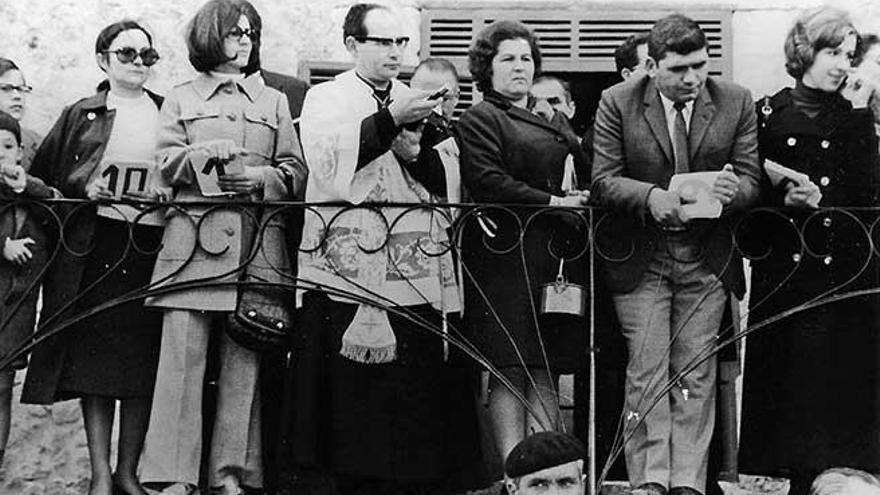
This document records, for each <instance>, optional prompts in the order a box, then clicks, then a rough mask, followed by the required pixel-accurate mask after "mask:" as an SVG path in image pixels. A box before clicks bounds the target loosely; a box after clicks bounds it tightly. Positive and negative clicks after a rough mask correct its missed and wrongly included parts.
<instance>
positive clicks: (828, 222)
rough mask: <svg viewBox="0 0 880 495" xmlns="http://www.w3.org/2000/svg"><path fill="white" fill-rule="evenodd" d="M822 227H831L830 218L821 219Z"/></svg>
mask: <svg viewBox="0 0 880 495" xmlns="http://www.w3.org/2000/svg"><path fill="white" fill-rule="evenodd" d="M822 226H824V227H831V217H825V218H823V219H822Z"/></svg>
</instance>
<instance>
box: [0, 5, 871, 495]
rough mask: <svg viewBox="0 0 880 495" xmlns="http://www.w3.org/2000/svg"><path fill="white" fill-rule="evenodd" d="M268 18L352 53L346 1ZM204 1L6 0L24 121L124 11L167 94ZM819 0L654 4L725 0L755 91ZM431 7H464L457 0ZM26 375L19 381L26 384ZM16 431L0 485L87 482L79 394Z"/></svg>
mask: <svg viewBox="0 0 880 495" xmlns="http://www.w3.org/2000/svg"><path fill="white" fill-rule="evenodd" d="M252 1H253V3H254V5H255V6H256V7H257V9H258V10H259V11H260V12H261V14H262V16H263V21H264V38H263V43H264V44H263V49H262V57H263V61H264V66H265V67H267V68H270V69H273V70H276V71H281V72H286V73H290V74H295V73H296V71H297V67H298V65H299V64H300V63H301V62H302V61H304V60H337V61H346V60H348V55H347V53H346V52H345V50H344V49H343V47H342V43H341V24H342V19H343V16H344V14H345V11H346V9H347V8H348V6H349V5H350V3H351V2H349V1H342V0H252ZM381 1H384V3H386V4H390V5H394V6H396V7H399V8H400V9H401V11H402V12H403V15H404V17H405V19H406V20H407V24H408V26H409V29H410V31H411V33H412V35H413V41H414V42H413V43H412V44H411V45H410V48H409V50H408V51H407V53H406V55H405V57H406V60H405V61H406V62H407V63H410V64H411V63H414V62H415V61H417V59H418V54H417V47H418V46H419V43H418V23H419V7H420V5H423V3H422V2H420V1H418V0H396V1H395V0H381ZM201 3H202V2H201V0H198V1H194V0H0V26H3V35H2V43H0V56H5V57H9V58H12V59H13V60H15V61H16V62H17V63H18V64H19V65H20V66H21V68H22V69H23V71H24V72H25V74H26V76H27V78H28V81H29V82H30V84H32V85H33V86H34V88H35V90H34V93H33V95H32V96H31V99H30V109H29V114H28V115H27V117H26V120H25V124H26V125H27V126H29V127H31V128H33V129H35V130H38V131H39V132H46V131H48V129H49V127H50V126H51V125H52V122H53V121H54V120H55V118H56V117H57V116H58V114H59V113H60V111H61V109H62V108H63V107H64V106H65V105H67V104H69V103H71V102H73V101H75V100H76V99H78V98H80V97H83V96H86V95H88V94H90V93H91V92H92V91H93V89H94V87H95V85H96V84H97V83H98V82H99V81H100V80H101V79H102V77H101V73H100V71H99V70H98V68H97V66H96V64H95V59H94V54H93V50H94V40H95V37H96V35H97V33H98V31H99V30H100V29H101V28H102V27H103V26H104V25H106V24H108V23H110V22H113V21H116V20H119V19H121V18H125V17H128V18H133V19H136V20H139V21H142V22H143V23H144V24H145V25H146V26H147V27H148V28H149V29H150V30H151V31H152V32H153V34H154V37H155V41H156V46H157V48H158V49H159V51H160V53H161V54H162V61H161V62H160V63H159V65H157V66H156V67H155V69H154V77H153V79H152V81H151V82H150V87H151V88H153V89H155V90H156V91H158V92H160V93H163V92H166V91H168V89H170V88H171V87H172V86H173V85H174V84H176V83H178V82H182V81H184V80H186V79H188V78H190V77H192V76H193V71H192V69H191V68H190V67H189V64H188V63H187V60H186V50H185V46H184V43H183V31H184V27H185V24H186V22H187V20H188V19H189V18H190V17H191V16H192V14H193V13H194V12H195V11H196V9H198V7H199V6H200V5H201ZM484 3H491V4H497V5H498V7H499V8H511V6H516V7H525V6H527V5H530V4H534V2H528V1H526V0H487V2H484ZM820 3H822V2H821V1H820V0H772V1H765V0H735V1H727V2H721V1H713V0H702V1H696V0H694V1H691V0H678V1H677V2H674V3H673V2H670V3H664V4H659V3H654V4H652V5H673V6H674V5H681V6H696V5H708V6H712V5H715V6H730V7H732V8H733V9H734V10H735V13H734V15H733V42H734V46H733V58H734V59H733V65H734V79H735V80H736V81H737V82H739V83H741V84H743V85H745V86H746V87H748V88H750V89H751V90H752V92H753V93H754V94H755V96H756V97H758V96H760V95H763V94H766V93H769V92H772V91H775V90H776V89H778V88H779V87H781V86H783V85H786V84H790V83H791V81H790V79H789V78H788V77H787V76H786V74H785V71H784V69H783V56H782V40H783V38H784V36H785V33H786V30H787V29H788V26H789V25H790V23H791V20H792V18H793V17H794V16H795V15H796V13H797V12H798V10H799V9H801V8H806V7H809V6H815V5H819V4H820ZM833 3H834V5H837V6H839V7H842V8H845V9H848V10H850V11H851V12H853V13H855V14H856V15H855V16H854V17H855V18H856V22H857V23H858V25H859V27H860V28H862V29H867V30H875V31H878V30H880V2H877V1H876V0H836V1H835V2H833ZM431 4H432V5H437V6H449V7H455V6H460V5H462V4H463V2H460V1H455V0H448V1H445V0H431ZM643 5H644V3H641V2H636V1H634V0H609V1H606V2H590V3H585V2H577V1H560V2H554V1H542V2H541V7H542V8H543V9H547V8H553V9H557V10H562V9H581V8H609V7H611V8H619V7H627V8H640V6H643ZM20 381H21V376H19V379H18V380H17V382H18V383H17V385H16V389H17V390H18V389H20ZM14 411H15V412H14V414H15V417H14V422H13V431H12V438H11V442H10V445H9V449H8V453H7V455H6V464H5V466H4V467H3V470H2V471H0V493H25V494H27V493H33V494H37V493H39V494H44V493H46V494H59V495H60V494H67V493H71V494H72V493H81V492H82V491H83V489H84V487H85V486H86V483H87V481H86V480H87V473H88V461H87V457H86V452H85V437H84V435H83V433H82V430H81V424H82V423H81V420H80V419H79V411H78V406H77V404H75V403H73V402H68V403H65V404H62V405H58V406H55V407H54V408H48V407H34V406H22V405H19V404H16V405H15V409H14Z"/></svg>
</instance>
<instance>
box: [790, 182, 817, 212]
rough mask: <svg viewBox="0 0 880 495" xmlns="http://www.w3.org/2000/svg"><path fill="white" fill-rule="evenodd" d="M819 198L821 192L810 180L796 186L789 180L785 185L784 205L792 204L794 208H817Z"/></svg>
mask: <svg viewBox="0 0 880 495" xmlns="http://www.w3.org/2000/svg"><path fill="white" fill-rule="evenodd" d="M821 199H822V192H821V191H820V190H819V186H817V185H816V184H815V183H813V182H812V181H810V182H809V183H808V184H806V185H803V186H798V185H796V184H795V183H794V182H789V183H788V184H787V186H786V191H785V206H793V207H795V208H818V207H819V201H820V200H821Z"/></svg>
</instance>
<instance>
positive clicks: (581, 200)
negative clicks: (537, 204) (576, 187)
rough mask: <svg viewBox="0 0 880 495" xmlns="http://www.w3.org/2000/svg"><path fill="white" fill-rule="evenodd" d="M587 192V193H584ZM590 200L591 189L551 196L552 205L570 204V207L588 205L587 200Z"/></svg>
mask: <svg viewBox="0 0 880 495" xmlns="http://www.w3.org/2000/svg"><path fill="white" fill-rule="evenodd" d="M584 193H586V194H584ZM589 201H590V192H589V191H569V192H568V193H567V195H566V196H551V197H550V205H551V206H570V207H580V206H587V202H589Z"/></svg>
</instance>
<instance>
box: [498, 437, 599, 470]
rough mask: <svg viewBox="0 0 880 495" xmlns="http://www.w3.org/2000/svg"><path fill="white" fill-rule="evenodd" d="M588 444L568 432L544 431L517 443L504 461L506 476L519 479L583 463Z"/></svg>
mask: <svg viewBox="0 0 880 495" xmlns="http://www.w3.org/2000/svg"><path fill="white" fill-rule="evenodd" d="M584 454H585V453H584V444H583V443H581V441H580V440H578V439H577V438H575V437H574V436H572V435H569V434H568V433H560V432H558V431H543V432H540V433H535V434H534V435H532V436H530V437H527V438H526V439H525V440H523V441H521V442H520V443H518V444H516V447H514V448H513V450H511V451H510V454H508V456H507V460H506V461H505V462H504V473H505V474H506V475H507V477H509V478H519V477H522V476H525V475H527V474H531V473H535V472H538V471H541V470H542V469H547V468H551V467H555V466H560V465H562V464H567V463H569V462H574V461H578V460H583V458H584Z"/></svg>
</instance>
